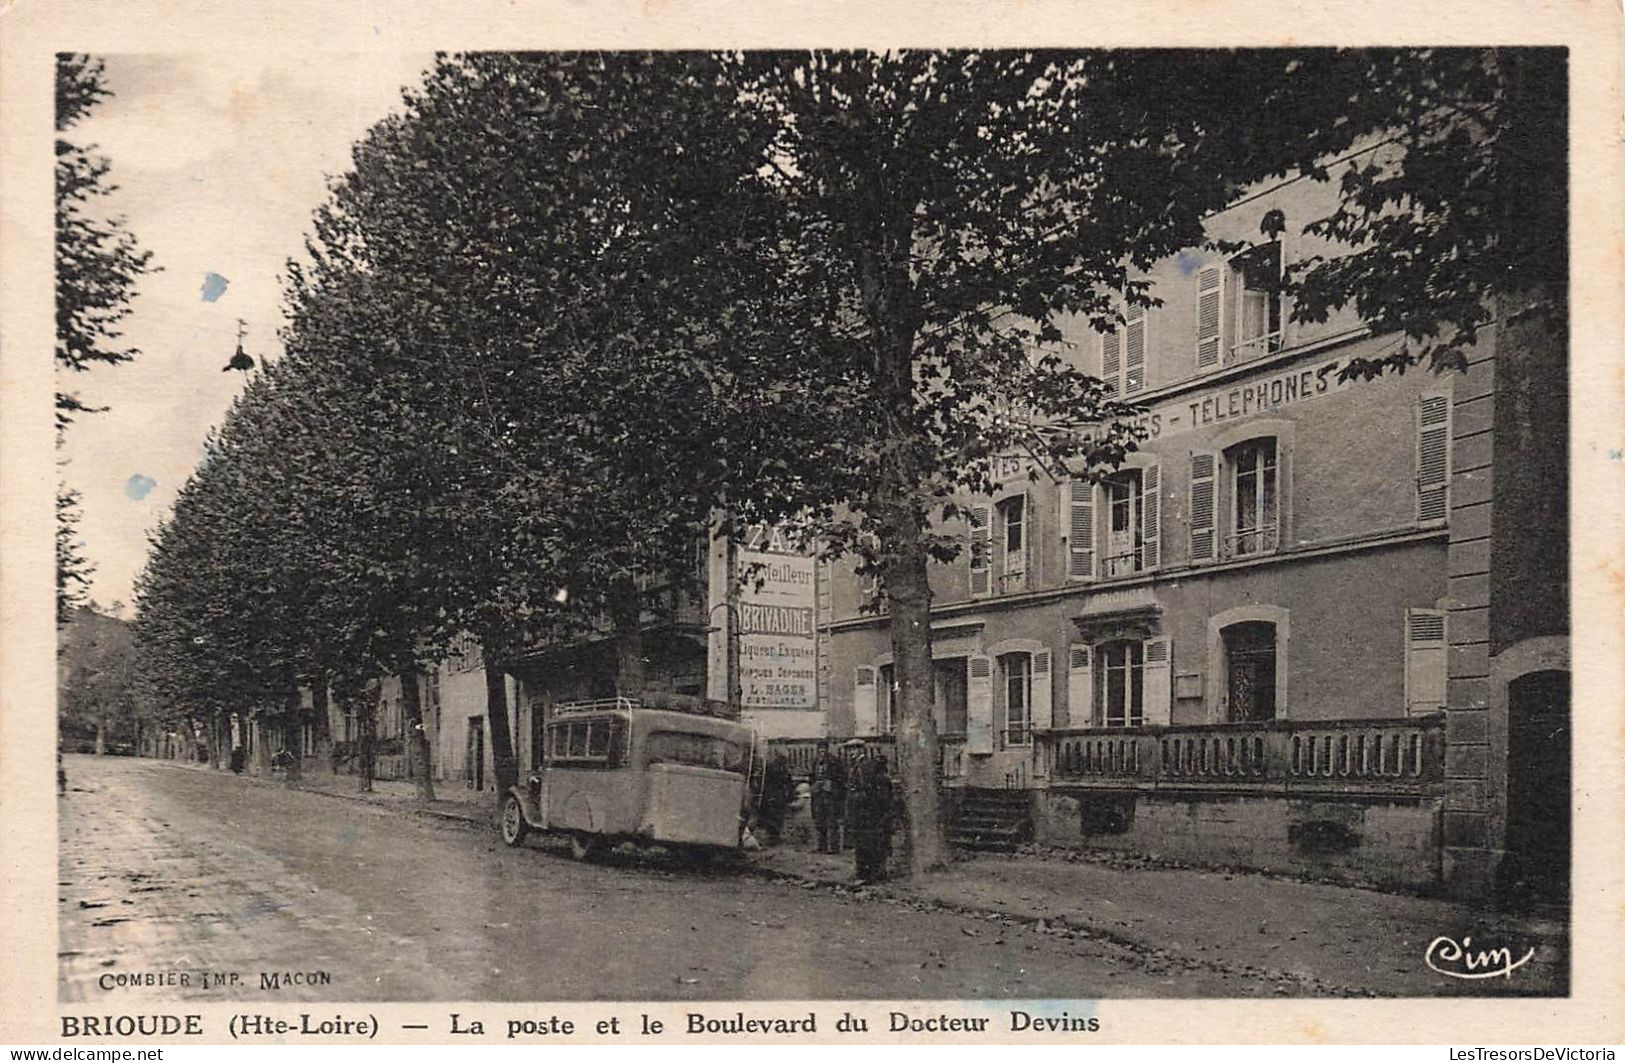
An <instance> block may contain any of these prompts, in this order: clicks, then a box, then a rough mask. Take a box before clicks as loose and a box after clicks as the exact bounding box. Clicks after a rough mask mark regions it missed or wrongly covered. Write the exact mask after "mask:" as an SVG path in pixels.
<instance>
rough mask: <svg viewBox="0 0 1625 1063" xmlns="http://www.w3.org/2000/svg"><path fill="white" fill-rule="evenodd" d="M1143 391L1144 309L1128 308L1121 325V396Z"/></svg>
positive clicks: (1138, 307) (1140, 307)
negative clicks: (1124, 320)
mask: <svg viewBox="0 0 1625 1063" xmlns="http://www.w3.org/2000/svg"><path fill="white" fill-rule="evenodd" d="M1144 390H1145V307H1143V306H1135V307H1130V308H1129V310H1128V314H1127V321H1126V322H1125V323H1124V325H1123V394H1125V395H1134V394H1137V393H1139V392H1141V391H1144Z"/></svg>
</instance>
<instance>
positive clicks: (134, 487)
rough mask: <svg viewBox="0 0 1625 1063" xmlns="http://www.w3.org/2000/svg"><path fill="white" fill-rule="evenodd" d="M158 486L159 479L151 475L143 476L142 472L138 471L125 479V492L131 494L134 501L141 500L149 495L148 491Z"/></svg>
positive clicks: (130, 496)
mask: <svg viewBox="0 0 1625 1063" xmlns="http://www.w3.org/2000/svg"><path fill="white" fill-rule="evenodd" d="M157 486H158V481H157V480H154V479H153V478H152V477H150V476H143V475H142V474H141V473H136V474H135V475H133V476H131V477H130V478H129V479H128V480H125V481H124V493H125V494H126V495H127V496H129V498H130V499H131V500H132V501H135V502H139V501H141V500H142V499H143V498H146V497H147V492H148V491H151V490H152V489H153V488H154V487H157Z"/></svg>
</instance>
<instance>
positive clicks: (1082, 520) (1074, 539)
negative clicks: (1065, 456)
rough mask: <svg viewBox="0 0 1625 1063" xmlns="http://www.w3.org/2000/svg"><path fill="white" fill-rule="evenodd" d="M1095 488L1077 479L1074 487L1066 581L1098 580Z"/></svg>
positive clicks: (1085, 481) (1087, 482)
mask: <svg viewBox="0 0 1625 1063" xmlns="http://www.w3.org/2000/svg"><path fill="white" fill-rule="evenodd" d="M1094 492H1095V485H1094V484H1092V483H1090V482H1089V481H1087V480H1073V481H1072V482H1071V485H1070V495H1071V501H1070V508H1071V523H1070V528H1069V531H1070V534H1069V535H1068V537H1067V544H1066V545H1067V551H1066V553H1067V561H1066V578H1067V579H1073V580H1085V579H1094V578H1095V500H1094V499H1095V496H1094Z"/></svg>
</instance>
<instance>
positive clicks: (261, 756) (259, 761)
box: [249, 709, 271, 778]
mask: <svg viewBox="0 0 1625 1063" xmlns="http://www.w3.org/2000/svg"><path fill="white" fill-rule="evenodd" d="M266 719H267V717H266V715H265V712H264V710H263V709H262V710H260V712H259V713H257V714H256V715H255V716H254V718H253V722H252V723H251V724H250V725H249V726H251V727H253V728H254V767H255V768H256V769H257V770H258V772H259V774H261V775H264V776H266V777H267V778H269V777H270V775H271V728H270V727H269V726H267V724H266V722H265V721H266Z"/></svg>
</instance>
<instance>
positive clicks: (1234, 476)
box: [1224, 436, 1281, 557]
mask: <svg viewBox="0 0 1625 1063" xmlns="http://www.w3.org/2000/svg"><path fill="white" fill-rule="evenodd" d="M1224 461H1225V467H1226V469H1228V470H1229V473H1228V475H1229V484H1228V486H1229V490H1230V528H1229V531H1228V533H1227V534H1226V536H1225V541H1224V556H1225V557H1250V556H1252V555H1255V554H1267V553H1271V552H1273V551H1274V550H1275V548H1276V546H1277V545H1279V542H1280V538H1281V502H1280V476H1279V461H1278V453H1277V449H1276V445H1275V438H1274V437H1273V436H1264V437H1261V438H1258V439H1249V440H1248V441H1247V442H1245V443H1240V444H1237V445H1236V446H1234V447H1231V448H1230V449H1229V450H1227V451H1225V453H1224Z"/></svg>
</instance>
